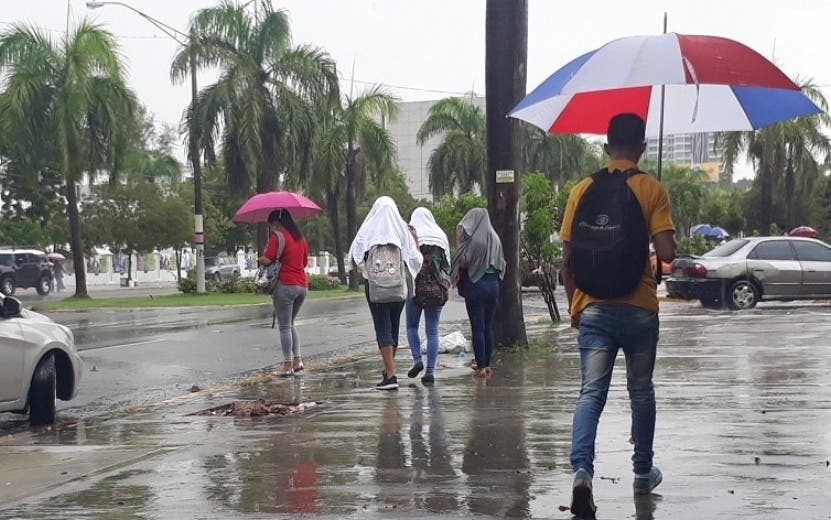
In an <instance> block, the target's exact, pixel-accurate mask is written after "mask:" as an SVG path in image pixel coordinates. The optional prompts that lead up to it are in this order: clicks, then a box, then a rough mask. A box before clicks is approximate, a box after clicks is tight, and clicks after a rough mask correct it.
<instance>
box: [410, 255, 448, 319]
mask: <svg viewBox="0 0 831 520" xmlns="http://www.w3.org/2000/svg"><path fill="white" fill-rule="evenodd" d="M436 249H438V250H439V251H441V249H440V248H437V247H435V246H421V254H422V255H423V256H424V262H423V263H422V264H421V271H419V272H418V274H417V275H416V278H415V294H414V295H413V303H415V304H416V306H418V307H421V308H422V309H428V308H431V307H441V306H442V305H444V304H445V303H447V298H448V293H449V290H450V281H449V280H447V279H446V278H445V277H444V276H442V274H441V272H440V270H439V266H438V265H436V260H435V258H434V257H433V253H434V252H435V251H436ZM441 254H442V255H444V252H443V251H441Z"/></svg>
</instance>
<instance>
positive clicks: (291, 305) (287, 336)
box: [272, 283, 306, 361]
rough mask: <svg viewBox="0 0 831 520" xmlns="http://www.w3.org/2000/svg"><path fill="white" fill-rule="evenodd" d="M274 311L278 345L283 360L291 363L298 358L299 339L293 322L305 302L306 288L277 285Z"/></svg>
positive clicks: (274, 295)
mask: <svg viewBox="0 0 831 520" xmlns="http://www.w3.org/2000/svg"><path fill="white" fill-rule="evenodd" d="M272 297H273V300H274V311H275V312H276V313H277V323H278V324H279V325H280V345H281V346H282V347H283V360H284V361H292V360H293V359H295V358H298V359H299V358H300V339H299V338H298V337H297V327H295V326H294V320H295V318H297V313H299V312H300V307H301V306H302V305H303V302H304V301H305V300H306V288H305V287H303V286H302V285H283V284H281V283H278V284H277V287H276V288H275V289H274V294H273V296H272Z"/></svg>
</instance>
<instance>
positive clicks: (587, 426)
mask: <svg viewBox="0 0 831 520" xmlns="http://www.w3.org/2000/svg"><path fill="white" fill-rule="evenodd" d="M577 342H578V344H579V345H580V372H581V374H582V386H581V388H580V400H579V401H578V402H577V409H576V410H575V411H574V422H573V425H572V431H571V465H572V468H573V469H574V471H577V470H578V469H580V468H582V469H585V470H586V471H588V472H589V474H590V475H594V444H595V437H596V436H597V423H598V421H599V420H600V414H601V412H603V407H604V406H605V405H606V396H607V394H608V393H609V383H610V381H611V379H612V368H614V364H615V356H616V355H617V352H618V350H623V354H624V355H625V356H626V389H627V390H628V391H629V401H630V405H631V408H632V438H633V439H634V442H635V454H634V455H633V456H632V462H633V465H634V472H635V473H636V474H641V475H642V474H647V473H649V470H650V469H651V468H652V455H653V453H652V441H653V439H654V437H655V389H654V387H653V385H652V371H653V370H654V368H655V353H656V350H657V346H658V315H657V314H656V313H654V312H652V311H649V310H647V309H642V308H640V307H635V306H633V305H626V304H615V303H595V304H592V305H589V306H588V307H586V308H585V309H584V310H583V312H582V313H581V314H580V332H579V335H578V337H577Z"/></svg>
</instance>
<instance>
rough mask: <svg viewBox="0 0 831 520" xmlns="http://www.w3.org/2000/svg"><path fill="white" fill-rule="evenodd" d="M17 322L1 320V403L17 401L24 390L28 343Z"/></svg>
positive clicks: (14, 320) (10, 319)
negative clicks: (24, 358) (24, 366)
mask: <svg viewBox="0 0 831 520" xmlns="http://www.w3.org/2000/svg"><path fill="white" fill-rule="evenodd" d="M0 304H2V300H0ZM17 320H18V318H0V403H3V402H13V401H17V400H18V399H20V397H21V396H20V392H21V390H22V388H23V350H24V348H25V347H26V341H25V339H24V338H23V331H22V330H21V329H20V325H19V324H18V321H17Z"/></svg>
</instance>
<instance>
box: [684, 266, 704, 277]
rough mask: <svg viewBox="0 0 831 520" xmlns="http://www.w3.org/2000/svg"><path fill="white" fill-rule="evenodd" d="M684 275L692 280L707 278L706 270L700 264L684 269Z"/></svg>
mask: <svg viewBox="0 0 831 520" xmlns="http://www.w3.org/2000/svg"><path fill="white" fill-rule="evenodd" d="M684 274H685V275H686V276H690V277H693V278H703V277H705V276H707V268H706V267H704V266H703V265H701V264H693V265H688V266H687V267H685V268H684Z"/></svg>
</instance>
